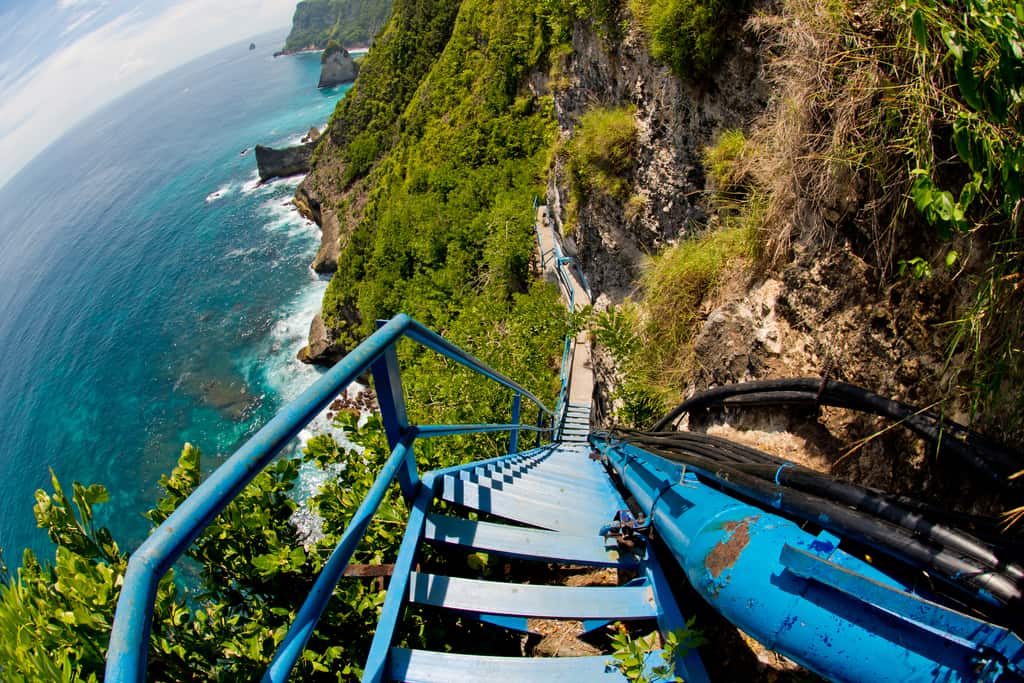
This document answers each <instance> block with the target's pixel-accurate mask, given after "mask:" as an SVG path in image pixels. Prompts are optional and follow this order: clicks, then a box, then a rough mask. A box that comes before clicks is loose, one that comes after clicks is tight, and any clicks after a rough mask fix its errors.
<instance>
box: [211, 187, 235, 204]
mask: <svg viewBox="0 0 1024 683" xmlns="http://www.w3.org/2000/svg"><path fill="white" fill-rule="evenodd" d="M234 188H235V186H234V184H233V183H228V184H227V185H222V186H221V187H218V188H217V189H216V190H214V191H213V192H211V193H210V194H208V195H206V203H207V204H210V203H213V202H215V201H217V200H218V199H220V198H221V197H223V196H225V195H227V194H230V193H231V191H232V190H233V189H234Z"/></svg>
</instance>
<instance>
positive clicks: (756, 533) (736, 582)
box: [592, 436, 1024, 683]
mask: <svg viewBox="0 0 1024 683" xmlns="http://www.w3.org/2000/svg"><path fill="white" fill-rule="evenodd" d="M592 442H593V443H594V444H595V446H596V447H597V448H598V449H599V450H600V451H601V452H602V453H603V454H604V455H605V456H607V458H608V460H609V462H610V464H611V465H612V466H613V467H614V469H615V470H616V472H617V473H618V474H619V476H620V477H621V478H622V480H623V482H624V484H625V485H626V487H627V488H628V489H629V491H630V493H631V494H632V495H633V496H634V498H635V500H636V503H637V505H638V506H639V507H640V508H641V510H642V511H643V512H644V513H645V514H647V515H648V518H649V519H650V521H651V524H652V526H653V528H654V529H655V531H656V533H657V535H658V537H659V538H660V539H662V540H663V541H664V543H665V545H666V546H667V547H668V548H669V549H670V551H671V552H672V554H673V555H674V556H675V558H676V560H677V561H678V562H679V564H680V566H681V567H682V568H683V570H684V571H685V573H686V576H687V578H688V579H689V581H690V583H691V585H692V586H693V587H694V588H695V589H696V590H697V592H698V593H700V594H701V596H702V597H703V598H704V599H705V600H706V601H707V602H708V603H709V604H710V605H711V606H712V607H714V608H715V609H716V610H717V611H718V612H720V613H721V614H722V615H723V616H724V617H725V618H726V619H728V620H729V621H731V622H732V623H733V624H735V625H736V626H738V627H739V628H741V629H743V630H744V631H745V632H747V633H749V634H750V635H752V636H753V637H754V638H756V639H757V640H758V641H760V642H761V643H763V644H764V645H765V646H767V647H768V648H770V649H772V650H775V651H778V652H780V653H782V654H784V655H785V656H787V657H789V658H791V659H793V660H795V661H797V662H799V663H800V664H801V665H802V666H804V667H806V668H807V669H810V670H811V671H814V672H815V673H818V674H819V675H821V676H824V677H826V678H828V679H831V680H835V681H864V682H867V681H871V682H872V683H874V682H876V681H900V682H904V681H949V682H953V681H995V680H997V679H998V678H999V676H1000V675H1002V674H1003V673H1005V672H1006V671H1007V670H1010V671H1016V672H1018V673H1019V671H1020V666H1021V665H1022V664H1024V661H1022V654H1021V647H1020V639H1019V638H1017V637H1016V636H1014V635H1013V634H1011V633H1008V632H1006V631H1005V629H998V627H993V628H994V629H995V630H996V631H999V634H998V636H999V638H1001V640H1000V642H999V647H998V648H997V650H998V651H995V652H993V650H992V647H993V645H992V643H993V638H992V637H990V636H989V631H988V630H986V629H985V628H983V627H984V626H992V625H987V624H986V623H985V622H980V620H974V619H973V618H971V617H967V616H966V615H960V614H959V613H957V612H953V611H952V610H948V609H947V608H944V607H942V606H940V605H936V604H935V603H930V602H928V601H926V600H924V599H922V598H920V597H919V596H915V595H913V594H912V593H909V592H908V591H907V589H906V587H905V586H903V585H901V584H900V583H898V582H897V581H895V580H893V579H892V578H890V577H889V576H887V575H886V574H883V573H882V572H880V571H879V570H877V569H875V568H874V567H872V566H871V565H869V564H867V563H865V562H863V561H861V560H859V559H857V558H855V557H853V556H852V555H849V554H848V553H846V552H844V551H843V550H841V549H839V547H838V543H839V540H838V539H837V538H835V537H833V536H831V535H830V534H827V533H824V534H821V535H819V536H813V535H811V534H809V533H807V532H805V531H803V530H802V529H801V528H800V527H799V526H797V525H796V524H794V523H793V522H790V521H789V520H787V519H784V518H782V517H779V516H777V515H774V514H772V513H770V512H767V511H765V510H763V509H761V508H758V507H754V506H752V505H748V504H746V503H743V502H741V501H739V500H737V499H735V498H733V497H731V496H729V495H727V494H725V493H722V492H721V491H718V490H716V489H714V488H711V487H710V486H707V485H705V484H703V483H701V482H700V481H699V480H698V479H697V477H696V476H695V475H693V474H692V473H688V472H686V470H685V468H683V467H682V466H680V465H678V464H675V463H671V462H669V461H667V460H665V459H663V458H660V457H658V456H656V455H653V454H651V453H648V452H647V451H644V450H643V449H640V448H638V447H636V446H632V445H629V444H616V443H614V442H611V441H609V440H608V439H607V438H604V437H602V436H595V437H592ZM840 576H841V577H843V580H842V581H839V580H838V578H837V577H840ZM885 596H902V598H903V599H904V600H905V601H909V602H910V603H912V604H913V606H914V608H915V610H917V611H914V612H912V613H900V612H898V611H895V610H894V609H893V606H894V605H898V604H899V601H898V600H894V599H892V598H891V597H890V598H885V599H884V601H883V600H882V599H881V598H884V597H885ZM876 598H878V599H876ZM918 611H920V612H921V613H922V614H924V615H925V616H921V614H918ZM934 614H941V615H944V616H946V617H949V618H950V619H954V620H956V621H957V623H959V624H964V623H968V622H973V623H975V624H977V625H978V626H977V628H976V629H974V631H973V632H976V633H978V635H979V637H977V638H965V637H964V633H965V632H968V631H966V630H965V629H963V628H961V629H959V630H958V631H957V632H951V631H950V630H943V629H941V628H937V625H938V624H941V623H942V621H941V620H940V619H936V618H931V617H930V616H929V615H934ZM983 633H984V638H982V637H981V636H982V635H983Z"/></svg>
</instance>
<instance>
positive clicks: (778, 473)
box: [775, 462, 796, 486]
mask: <svg viewBox="0 0 1024 683" xmlns="http://www.w3.org/2000/svg"><path fill="white" fill-rule="evenodd" d="M787 467H796V464H795V463H791V462H784V463H782V464H781V465H779V469H777V470H775V485H776V486H782V483H781V482H780V481H779V476H780V475H781V474H782V470H784V469H786V468H787Z"/></svg>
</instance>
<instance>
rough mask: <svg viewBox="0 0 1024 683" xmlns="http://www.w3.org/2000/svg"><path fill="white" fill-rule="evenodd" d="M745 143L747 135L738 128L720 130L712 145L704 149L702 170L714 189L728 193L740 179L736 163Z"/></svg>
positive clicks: (719, 192)
mask: <svg viewBox="0 0 1024 683" xmlns="http://www.w3.org/2000/svg"><path fill="white" fill-rule="evenodd" d="M746 145H747V136H746V135H745V134H744V133H743V131H742V130H739V129H730V130H726V131H722V133H721V135H719V136H718V140H717V141H716V142H715V144H714V145H712V146H710V147H708V148H707V149H705V150H704V170H705V172H706V173H707V174H708V177H709V178H710V180H711V182H712V184H713V185H714V188H715V191H716V192H717V193H718V194H719V195H720V196H721V195H728V194H730V193H732V192H733V191H734V190H735V189H736V185H738V184H739V183H740V181H741V177H740V176H741V173H740V171H739V169H738V164H739V160H740V157H741V155H742V153H743V150H744V149H745V148H746Z"/></svg>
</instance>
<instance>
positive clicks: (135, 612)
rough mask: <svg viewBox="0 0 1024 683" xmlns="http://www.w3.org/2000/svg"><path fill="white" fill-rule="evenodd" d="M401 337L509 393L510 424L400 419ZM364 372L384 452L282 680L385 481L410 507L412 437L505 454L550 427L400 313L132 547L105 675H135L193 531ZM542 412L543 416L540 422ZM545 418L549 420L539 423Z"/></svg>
mask: <svg viewBox="0 0 1024 683" xmlns="http://www.w3.org/2000/svg"><path fill="white" fill-rule="evenodd" d="M402 338H408V339H411V340H412V341H414V342H417V343H419V344H421V345H422V346H425V347H427V348H429V349H431V350H433V351H435V352H437V353H439V354H441V355H443V356H445V357H447V358H450V359H451V360H453V361H455V362H457V363H459V364H461V365H463V366H465V367H467V368H469V369H470V370H473V371H474V372H476V373H477V374H480V375H483V376H484V377H487V378H489V379H490V380H492V381H494V382H497V383H498V384H500V385H502V386H504V387H506V388H507V389H509V390H511V391H512V392H513V402H512V421H511V423H509V424H491V425H410V424H409V421H408V417H407V414H406V409H405V397H404V393H403V390H402V381H401V374H400V371H399V367H398V356H397V354H396V352H395V345H396V343H397V342H398V340H399V339H402ZM367 370H370V371H372V373H373V379H374V386H375V389H376V392H377V401H378V405H379V408H380V413H381V419H382V422H383V424H384V429H385V432H386V434H387V438H388V445H389V447H390V448H391V455H390V457H389V458H388V460H387V462H386V463H385V465H384V467H383V468H382V469H381V472H380V474H378V475H377V479H376V480H375V481H374V483H373V486H372V487H371V488H370V491H369V493H368V494H367V496H366V497H365V498H364V499H363V502H362V503H361V504H360V506H359V508H358V510H356V513H355V515H354V516H353V518H352V520H351V521H350V522H349V525H348V527H346V529H345V532H344V534H342V537H341V540H340V541H339V542H338V545H337V546H336V547H335V549H334V550H333V551H332V553H331V556H330V558H328V560H327V562H326V564H325V565H324V567H323V570H322V571H321V573H320V576H319V577H318V578H317V580H316V582H315V583H314V585H313V588H312V590H311V591H310V593H309V595H308V596H307V598H306V601H305V602H304V603H303V605H302V607H301V608H300V610H299V613H298V615H297V616H296V618H295V621H294V622H293V623H292V627H291V629H289V631H288V634H287V635H286V636H285V639H284V640H283V641H282V643H281V645H280V647H279V648H278V650H277V652H276V653H275V655H274V659H273V661H272V662H271V665H270V667H269V668H268V669H267V672H266V674H265V675H264V678H263V680H264V681H284V680H286V679H287V677H288V674H289V672H290V671H291V669H292V667H293V666H294V665H295V662H296V661H297V660H298V657H299V656H300V655H301V653H302V650H303V648H304V647H305V644H306V642H307V641H308V639H309V636H310V635H311V634H312V632H313V630H314V628H315V627H316V623H317V621H318V620H319V618H320V616H321V614H322V613H323V611H324V609H325V608H326V606H327V603H328V601H329V600H330V597H331V595H332V593H333V592H334V588H335V586H336V585H337V583H338V581H339V580H340V579H341V576H342V575H343V574H344V571H345V568H346V567H347V566H348V563H349V560H350V559H351V558H352V554H353V553H354V552H355V550H356V548H357V547H358V545H359V542H360V541H361V540H362V538H363V534H364V533H365V532H366V528H367V526H368V525H369V523H370V520H371V519H372V518H373V516H374V514H375V513H376V511H377V508H378V507H379V505H380V503H381V501H382V500H383V498H384V495H385V493H386V491H387V489H388V487H389V486H390V485H391V483H392V482H394V481H396V480H397V481H398V484H399V486H400V487H401V489H402V493H403V496H404V497H405V499H406V502H407V503H409V504H410V506H411V505H412V502H413V500H414V499H415V497H416V495H417V493H418V490H419V488H420V486H421V481H420V479H419V475H418V473H417V470H416V460H415V455H414V453H413V443H414V442H415V441H416V439H417V438H420V437H424V438H426V437H435V436H447V435H452V434H470V433H480V432H495V431H507V432H510V433H511V438H510V443H509V451H510V452H515V450H516V449H517V448H518V436H519V432H520V431H521V430H527V431H532V432H536V433H537V435H538V438H537V441H538V444H539V442H540V436H541V435H542V434H544V433H550V432H551V431H552V430H553V425H554V419H555V413H554V412H552V411H551V410H549V409H548V408H547V407H546V406H545V405H544V404H543V403H542V402H541V401H540V399H538V398H537V397H536V396H534V395H533V394H532V393H530V392H529V391H527V390H526V389H524V388H523V387H521V386H520V385H519V384H517V383H515V382H513V381H512V380H510V379H509V378H507V377H506V376H504V375H503V374H501V373H499V372H497V371H496V370H493V369H492V368H490V367H488V366H487V365H485V364H484V363H483V362H481V361H480V360H478V359H477V358H475V357H473V356H472V355H470V354H468V353H466V352H465V351H463V350H462V349H460V348H458V347H457V346H455V345H454V344H452V343H450V342H448V341H447V340H445V339H444V338H443V337H441V336H440V335H438V334H436V333H435V332H432V331H431V330H429V329H427V328H426V327H424V326H423V325H421V324H420V323H418V322H416V321H415V320H413V319H412V318H410V317H409V316H407V315H405V314H399V315H397V316H395V317H394V318H392V319H391V320H389V321H387V322H386V323H383V324H382V325H381V327H380V328H379V329H378V330H377V331H376V332H375V333H373V334H372V335H370V337H368V338H367V339H366V340H365V341H363V342H362V343H361V344H359V346H357V347H356V348H355V349H353V350H352V351H351V352H350V353H349V354H348V355H347V356H345V357H344V358H343V359H342V360H341V361H339V362H338V364H336V365H335V366H334V367H332V368H331V369H330V370H328V371H327V372H326V373H325V374H324V375H323V376H322V377H321V378H320V379H319V380H318V381H317V382H316V383H315V384H313V386H311V387H310V388H309V389H307V390H306V391H304V392H303V393H302V395H300V396H299V397H298V398H297V399H296V400H294V401H293V402H291V403H290V404H288V405H287V406H285V407H284V408H283V409H282V410H281V412H279V413H278V414H277V415H276V416H274V418H273V419H272V420H270V422H268V423H267V424H266V425H264V426H263V428H262V429H260V430H259V431H258V432H257V433H256V434H255V435H253V437H252V438H251V439H249V440H248V441H247V442H246V443H245V444H244V445H243V446H242V447H241V448H239V449H238V450H237V451H236V452H235V454H234V455H232V456H231V457H230V458H229V459H228V460H227V461H226V462H225V463H224V464H223V465H221V466H220V467H219V468H217V470H216V471H215V472H214V473H213V474H212V475H210V477H209V478H208V479H207V480H206V481H204V482H203V483H202V484H201V485H200V486H199V487H198V488H197V489H196V490H195V491H194V492H193V493H192V495H191V496H189V497H188V498H187V499H185V501H184V502H182V504H181V505H180V506H179V507H178V509H177V510H175V511H174V512H173V513H172V514H171V515H170V516H169V517H168V518H167V519H166V520H165V521H164V523H163V524H161V525H160V526H159V527H157V528H156V529H155V530H154V531H153V533H152V534H151V535H150V536H149V538H147V539H146V541H145V542H144V543H143V544H142V545H141V546H140V547H139V548H138V550H136V551H135V552H134V553H132V556H131V558H130V560H129V562H128V569H127V571H126V573H125V578H124V586H123V588H122V589H121V596H120V598H119V600H118V603H117V611H116V613H115V615H114V624H113V628H112V630H111V635H110V647H109V650H108V654H107V667H106V676H105V680H107V681H143V680H145V676H146V658H147V652H148V648H149V640H150V629H151V626H152V619H153V602H154V600H155V598H156V591H157V585H158V584H159V582H160V579H161V578H162V577H163V576H164V575H165V574H166V573H167V571H168V570H169V569H170V568H171V566H172V565H173V564H174V563H175V562H176V561H177V560H178V558H180V557H181V555H182V554H184V552H185V550H186V549H188V547H189V546H190V545H191V544H192V543H193V542H194V541H195V539H196V538H197V537H198V536H199V534H200V533H202V531H203V529H205V528H206V526H207V525H208V524H209V523H210V522H212V521H213V519H214V518H215V517H216V516H217V515H218V514H219V513H220V512H221V511H222V510H223V509H224V508H225V507H226V506H227V505H228V504H229V503H230V502H231V501H232V500H233V499H234V498H235V497H236V496H237V495H238V494H239V493H240V492H241V491H242V490H243V489H244V488H245V486H246V485H247V484H248V483H249V482H250V481H251V480H252V479H253V478H254V477H255V476H256V475H257V474H259V472H260V471H262V470H263V468H264V467H266V466H267V465H268V464H269V463H270V462H271V460H273V459H274V457H275V456H276V455H277V454H278V453H279V452H280V451H281V449H282V448H284V446H285V445H286V444H288V442H289V441H291V440H292V439H293V438H295V437H296V436H298V434H299V432H300V431H301V430H302V429H303V428H304V427H305V426H306V425H307V424H308V423H309V422H310V421H311V420H312V419H313V418H314V417H316V416H317V415H318V414H319V413H320V412H321V411H322V410H324V409H325V408H326V407H327V406H328V405H329V404H330V403H331V401H332V400H334V398H335V397H337V395H338V394H339V393H340V392H341V391H342V390H344V389H345V388H346V387H347V386H348V385H350V384H351V383H352V382H353V381H355V380H356V379H357V378H358V377H360V376H361V375H363V374H364V373H365V372H366V371H367ZM523 397H525V398H526V399H528V400H529V401H531V402H532V403H533V404H534V405H536V406H537V409H538V419H537V425H536V426H533V425H523V424H519V417H520V408H521V402H522V398H523ZM545 417H547V418H549V420H546V419H545ZM545 422H549V423H550V426H545Z"/></svg>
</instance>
